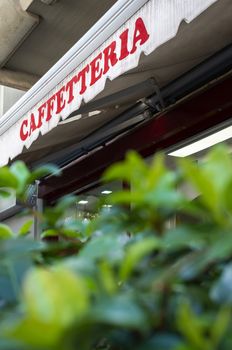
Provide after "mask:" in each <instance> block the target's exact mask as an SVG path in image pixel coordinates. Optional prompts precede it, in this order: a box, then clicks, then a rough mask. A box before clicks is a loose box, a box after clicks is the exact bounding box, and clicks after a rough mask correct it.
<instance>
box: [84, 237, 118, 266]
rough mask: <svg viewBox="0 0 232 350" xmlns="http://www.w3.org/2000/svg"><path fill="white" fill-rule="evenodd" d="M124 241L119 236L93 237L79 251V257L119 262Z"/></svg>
mask: <svg viewBox="0 0 232 350" xmlns="http://www.w3.org/2000/svg"><path fill="white" fill-rule="evenodd" d="M124 246H125V241H124V239H123V238H122V237H121V236H117V235H113V234H106V235H104V236H100V237H94V238H93V239H91V240H90V241H89V242H88V244H87V245H85V246H84V248H83V249H81V251H80V253H79V256H80V257H83V258H85V259H91V260H97V259H104V258H105V259H109V261H118V260H121V259H122V258H123V256H124Z"/></svg>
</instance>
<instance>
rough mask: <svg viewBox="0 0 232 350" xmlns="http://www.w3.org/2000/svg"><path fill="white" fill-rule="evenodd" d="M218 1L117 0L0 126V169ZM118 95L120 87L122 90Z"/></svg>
mask: <svg viewBox="0 0 232 350" xmlns="http://www.w3.org/2000/svg"><path fill="white" fill-rule="evenodd" d="M217 1H220V0H194V1H193V0H171V1H170V0H149V1H147V0H119V1H118V2H117V3H116V4H115V6H113V7H112V8H111V10H110V11H108V12H107V13H106V14H105V15H104V16H103V17H102V19H101V20H100V21H99V22H97V23H96V25H94V26H93V27H92V28H91V30H90V31H89V32H87V33H86V35H85V36H84V37H83V38H82V39H81V40H80V41H79V42H77V44H76V45H74V47H73V48H72V49H71V50H70V51H69V52H68V53H67V54H66V55H65V56H64V57H63V58H62V59H61V60H60V61H59V62H58V63H57V64H56V65H55V66H54V67H53V68H51V69H50V71H49V72H48V73H47V74H46V75H45V76H44V77H43V78H41V79H40V80H39V81H38V83H36V84H35V85H34V86H33V88H32V89H31V90H29V91H28V92H27V93H26V94H25V95H24V96H23V97H22V98H21V99H20V100H19V101H18V102H17V103H16V104H15V105H14V106H13V107H12V108H11V109H10V110H9V111H8V112H7V113H6V114H5V115H4V116H3V117H2V118H1V120H0V165H4V164H7V162H8V161H9V159H13V158H14V157H16V156H17V155H19V154H20V153H21V152H22V151H23V148H24V147H26V148H27V149H28V148H29V147H30V146H31V145H32V143H33V142H34V141H35V140H36V139H37V138H38V137H39V135H40V134H42V135H44V134H46V133H48V132H49V131H51V130H52V129H53V128H55V127H56V126H57V125H58V123H59V122H60V120H65V119H66V118H67V117H68V116H69V115H70V114H71V113H72V112H73V111H76V110H77V109H78V108H79V107H80V106H81V105H82V104H83V103H88V102H89V101H90V100H92V99H93V98H95V97H96V96H97V95H98V94H99V93H100V92H101V91H103V90H104V87H105V84H106V80H107V79H109V80H110V81H112V80H114V79H115V78H117V77H119V76H120V75H122V74H123V73H125V72H127V71H129V70H131V69H133V68H135V67H137V66H138V64H139V59H140V55H141V54H142V53H144V55H145V56H147V55H149V54H151V53H152V52H153V51H154V50H155V49H156V48H158V47H159V46H161V45H162V44H164V43H166V42H167V41H169V40H170V39H171V38H173V37H175V36H176V34H177V32H178V28H179V26H180V23H181V22H182V21H185V22H186V23H190V22H191V21H192V20H193V19H195V18H196V17H197V16H199V15H200V14H201V13H202V12H203V11H205V10H206V9H207V8H208V7H209V6H211V5H212V4H213V3H215V2H217ZM122 89H123V86H122Z"/></svg>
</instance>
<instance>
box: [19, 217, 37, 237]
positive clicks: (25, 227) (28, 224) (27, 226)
mask: <svg viewBox="0 0 232 350" xmlns="http://www.w3.org/2000/svg"><path fill="white" fill-rule="evenodd" d="M33 222H34V221H33V219H30V220H28V221H26V222H25V223H24V224H23V226H21V228H20V230H19V236H25V235H27V234H28V233H30V230H31V227H32V225H33Z"/></svg>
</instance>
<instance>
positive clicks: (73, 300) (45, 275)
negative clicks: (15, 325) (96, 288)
mask: <svg viewBox="0 0 232 350" xmlns="http://www.w3.org/2000/svg"><path fill="white" fill-rule="evenodd" d="M23 299H24V303H25V306H26V310H27V314H28V315H29V317H31V318H34V319H35V320H38V321H41V322H44V323H47V324H56V325H58V326H61V327H66V326H68V325H70V324H71V323H72V322H74V321H75V320H76V319H79V318H81V317H82V316H83V314H84V313H85V312H86V311H87V309H88V304H89V301H88V290H87V288H86V285H85V282H84V280H83V279H82V278H81V277H80V276H77V275H75V274H74V273H72V272H71V271H69V270H68V269H65V268H62V267H59V268H57V269H53V270H52V269H50V270H49V269H43V268H37V269H34V270H32V271H31V272H30V273H29V274H28V276H27V278H26V280H25V283H24V288H23Z"/></svg>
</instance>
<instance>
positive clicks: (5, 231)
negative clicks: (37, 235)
mask: <svg viewBox="0 0 232 350" xmlns="http://www.w3.org/2000/svg"><path fill="white" fill-rule="evenodd" d="M13 237H14V234H13V232H12V230H11V229H10V228H9V227H8V226H7V225H4V224H1V223H0V239H9V238H13Z"/></svg>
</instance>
